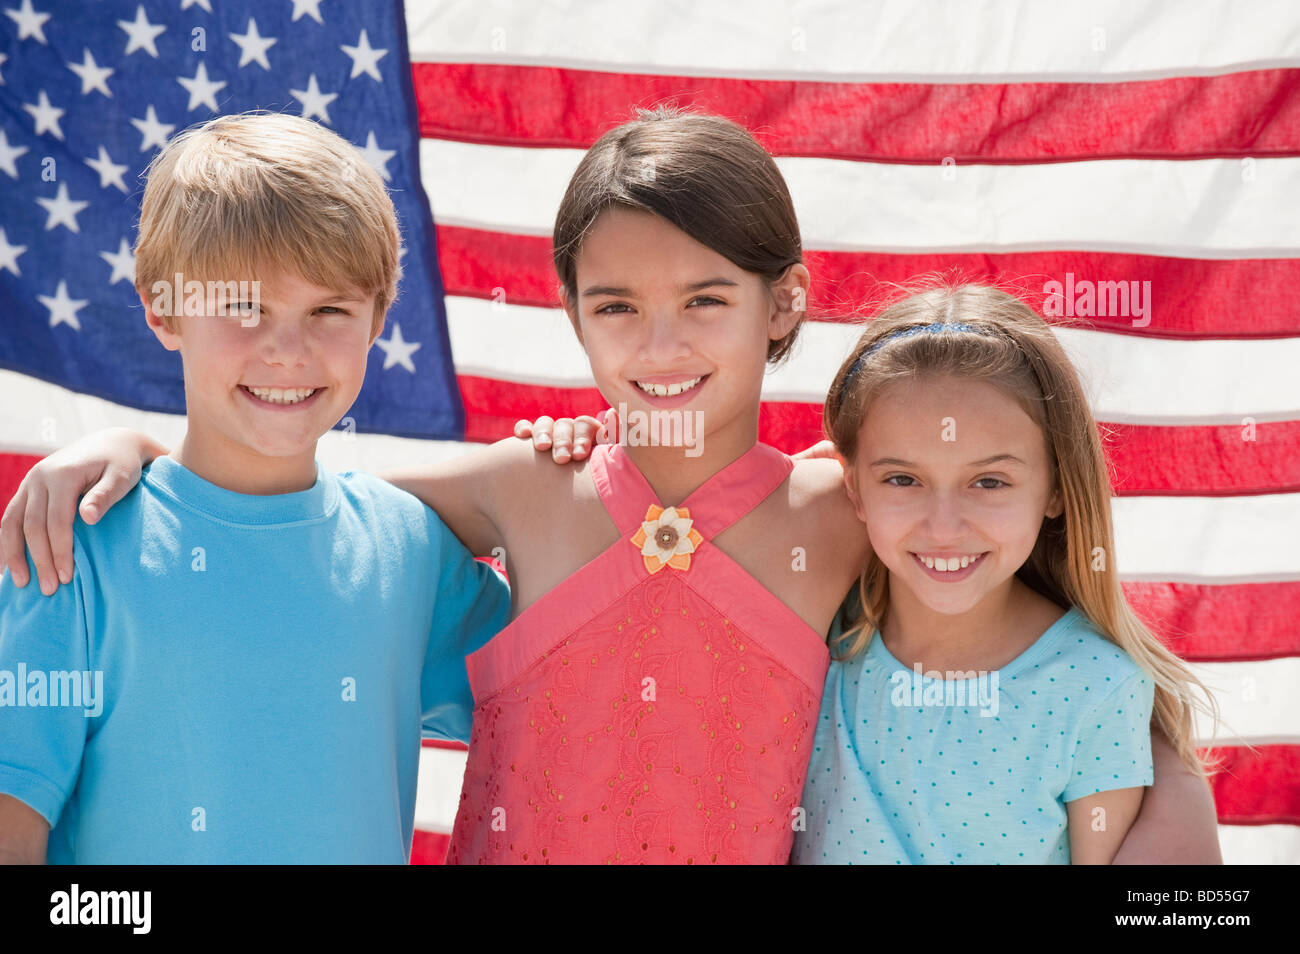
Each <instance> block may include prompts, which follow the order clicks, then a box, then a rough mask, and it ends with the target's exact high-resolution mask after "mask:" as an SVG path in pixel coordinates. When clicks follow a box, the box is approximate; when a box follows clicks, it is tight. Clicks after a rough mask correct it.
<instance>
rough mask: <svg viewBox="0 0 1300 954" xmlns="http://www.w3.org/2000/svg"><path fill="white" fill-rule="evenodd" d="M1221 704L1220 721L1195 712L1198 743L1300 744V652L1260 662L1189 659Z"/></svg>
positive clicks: (1195, 734)
mask: <svg viewBox="0 0 1300 954" xmlns="http://www.w3.org/2000/svg"><path fill="white" fill-rule="evenodd" d="M1188 668H1189V669H1190V670H1191V671H1192V673H1193V674H1194V675H1195V676H1196V677H1197V678H1198V679H1200V680H1201V682H1202V683H1204V685H1205V688H1206V689H1208V690H1209V691H1210V692H1211V693H1212V694H1213V695H1214V699H1215V702H1217V703H1218V706H1219V720H1220V721H1219V727H1218V732H1217V734H1214V733H1213V732H1212V730H1213V725H1212V720H1210V719H1209V718H1207V717H1206V716H1205V715H1204V714H1202V713H1200V712H1198V713H1197V714H1196V728H1195V731H1194V733H1193V734H1194V736H1195V738H1196V744H1197V745H1198V746H1208V745H1210V744H1214V745H1243V744H1251V745H1300V725H1297V723H1296V703H1295V686H1296V684H1297V682H1298V681H1300V657H1297V656H1287V657H1283V658H1281V659H1266V660H1263V661H1260V662H1230V663H1189V664H1188Z"/></svg>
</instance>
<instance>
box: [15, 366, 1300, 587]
mask: <svg viewBox="0 0 1300 954" xmlns="http://www.w3.org/2000/svg"><path fill="white" fill-rule="evenodd" d="M0 407H25V408H33V409H35V410H34V411H33V413H31V414H24V415H10V416H7V417H4V418H0V449H3V450H4V451H7V452H11V453H29V454H37V455H41V454H47V453H50V452H51V451H53V450H55V449H56V448H57V447H59V446H62V445H64V444H67V443H70V442H71V441H74V440H76V439H77V438H79V437H82V436H84V435H85V434H88V433H91V432H92V431H95V430H98V429H101V428H104V427H112V426H123V427H131V428H135V429H137V430H142V431H145V432H146V433H148V434H150V435H152V436H153V437H155V438H157V439H158V440H160V441H162V442H163V443H164V444H165V445H167V446H175V445H176V444H177V443H178V442H179V441H180V439H181V436H182V435H183V434H184V429H185V419H184V418H183V417H181V416H179V415H173V414H157V413H152V412H148V411H137V410H135V409H132V408H126V407H121V406H118V405H115V404H112V403H111V402H108V401H105V400H102V399H101V398H96V397H90V396H88V395H84V394H76V393H74V392H72V391H69V390H67V389H65V388H61V387H58V386H57V385H53V384H48V383H46V382H43V381H37V380H35V379H33V378H27V377H25V376H23V375H20V374H17V373H15V372H12V371H0ZM598 410H600V408H592V411H593V412H595V411H598ZM478 446H479V445H475V444H462V443H456V442H439V441H420V440H411V439H407V438H398V437H388V436H386V435H375V434H354V435H347V434H344V433H342V432H340V431H331V432H330V433H328V434H327V435H325V437H324V438H323V439H322V440H321V442H320V445H319V449H318V454H317V456H318V457H319V459H320V460H321V461H322V463H324V465H325V466H327V467H329V468H331V469H333V470H365V471H370V472H372V473H374V472H379V471H383V470H385V469H388V468H394V467H408V466H411V465H412V464H419V463H425V464H430V463H436V462H438V461H442V460H449V459H452V458H454V457H458V456H460V455H462V454H465V453H469V452H472V451H473V450H474V449H476V447H478ZM1112 506H1113V513H1114V520H1115V538H1116V541H1115V542H1116V549H1117V555H1116V557H1115V559H1116V565H1117V566H1118V568H1119V571H1120V575H1121V577H1123V578H1124V579H1126V580H1155V581H1184V582H1200V583H1212V584H1213V583H1230V582H1263V581H1269V580H1297V579H1300V561H1297V559H1296V556H1295V553H1296V550H1295V541H1296V540H1298V539H1300V494H1260V495H1256V496H1248V497H1119V498H1116V499H1115V500H1114V502H1113V505H1112Z"/></svg>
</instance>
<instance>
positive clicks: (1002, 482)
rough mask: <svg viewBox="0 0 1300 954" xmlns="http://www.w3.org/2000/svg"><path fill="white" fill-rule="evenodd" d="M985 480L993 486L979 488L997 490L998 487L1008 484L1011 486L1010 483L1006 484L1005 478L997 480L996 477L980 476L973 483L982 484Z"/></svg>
mask: <svg viewBox="0 0 1300 954" xmlns="http://www.w3.org/2000/svg"><path fill="white" fill-rule="evenodd" d="M986 481H987V482H989V483H992V484H994V485H995V486H993V487H981V488H980V489H981V490H997V489H998V488H999V487H1009V486H1011V485H1010V484H1008V483H1007V482H1006V481H1005V480H998V479H997V478H996V477H981V478H980V479H979V480H977V481H975V483H976V484H983V483H985V482H986Z"/></svg>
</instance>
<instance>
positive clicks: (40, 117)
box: [23, 90, 67, 140]
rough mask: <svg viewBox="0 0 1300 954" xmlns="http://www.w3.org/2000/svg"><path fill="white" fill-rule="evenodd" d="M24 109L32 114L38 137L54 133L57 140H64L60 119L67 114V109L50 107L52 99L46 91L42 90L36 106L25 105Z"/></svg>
mask: <svg viewBox="0 0 1300 954" xmlns="http://www.w3.org/2000/svg"><path fill="white" fill-rule="evenodd" d="M23 109H25V110H27V111H28V112H29V113H31V114H32V118H33V119H34V120H36V135H38V136H39V135H40V134H41V133H45V132H48V133H53V134H54V138H55V139H60V140H61V139H62V138H63V130H62V129H60V128H59V117H60V116H62V115H63V114H64V113H66V112H67V110H66V109H59V108H58V107H57V106H51V105H50V98H49V97H48V96H46V95H45V90H41V91H40V93H39V94H38V97H37V103H36V105H35V106H33V105H31V104H30V103H23Z"/></svg>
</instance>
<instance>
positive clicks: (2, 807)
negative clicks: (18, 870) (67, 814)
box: [0, 795, 50, 865]
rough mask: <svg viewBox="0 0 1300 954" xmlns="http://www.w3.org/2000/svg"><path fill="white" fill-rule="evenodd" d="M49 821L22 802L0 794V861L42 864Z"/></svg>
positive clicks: (48, 834)
mask: <svg viewBox="0 0 1300 954" xmlns="http://www.w3.org/2000/svg"><path fill="white" fill-rule="evenodd" d="M49 840H50V823H49V822H47V821H46V820H45V819H44V818H42V817H41V814H40V812H38V811H36V810H35V809H34V808H32V807H31V806H30V805H28V804H27V803H26V802H21V801H19V800H18V799H16V798H14V797H13V796H12V795H0V865H43V864H45V851H46V847H47V845H48V843H49Z"/></svg>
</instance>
